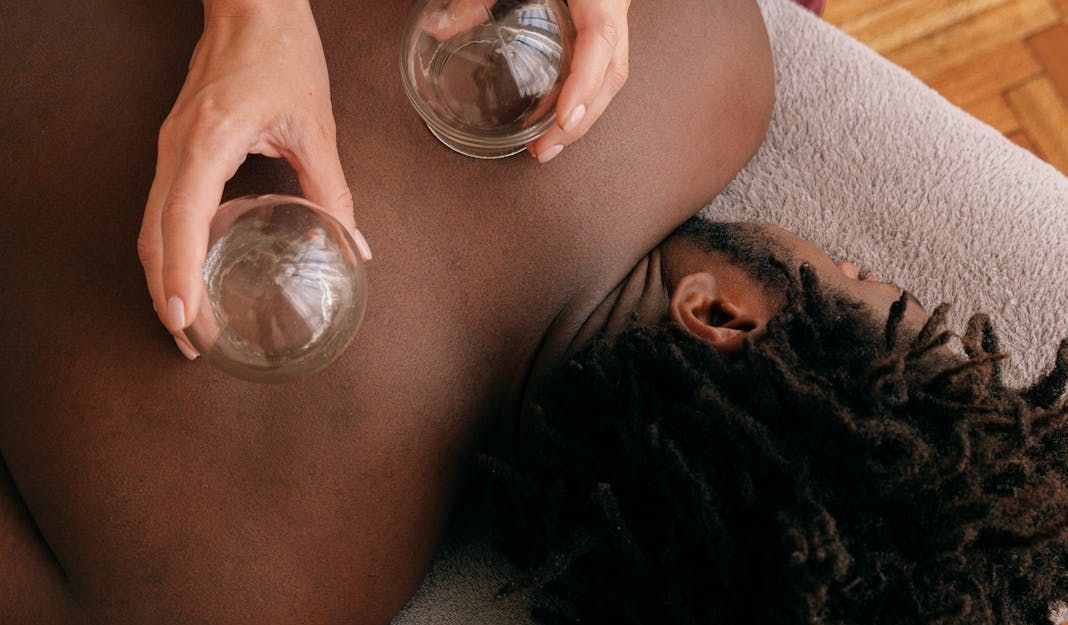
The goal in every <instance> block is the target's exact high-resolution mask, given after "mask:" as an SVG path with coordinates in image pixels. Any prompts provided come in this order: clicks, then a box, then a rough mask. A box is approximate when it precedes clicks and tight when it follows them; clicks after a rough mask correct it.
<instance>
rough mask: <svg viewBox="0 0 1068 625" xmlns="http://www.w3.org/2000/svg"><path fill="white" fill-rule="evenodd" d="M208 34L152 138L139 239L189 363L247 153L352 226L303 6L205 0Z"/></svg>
mask: <svg viewBox="0 0 1068 625" xmlns="http://www.w3.org/2000/svg"><path fill="white" fill-rule="evenodd" d="M204 14H205V21H204V24H205V25H204V34H203V36H201V38H200V41H199V43H197V46H196V49H195V51H194V52H193V58H192V61H191V62H190V65H189V75H188V77H187V78H186V81H185V85H184V86H183V87H182V90H181V92H180V93H179V95H178V100H177V102H176V103H175V105H174V109H173V110H172V111H171V113H170V115H168V116H167V119H166V120H165V121H164V122H163V126H162V127H161V128H160V133H159V152H158V156H157V162H156V176H155V179H154V180H153V181H152V188H151V190H150V191H149V195H148V203H147V205H146V207H145V215H144V219H143V221H142V224H141V233H140V236H139V237H138V241H137V249H138V256H139V257H140V259H141V264H142V265H143V266H144V270H145V278H146V280H147V282H148V290H149V293H150V294H151V296H152V304H153V306H154V308H155V309H156V312H157V314H158V315H159V317H160V320H161V321H162V322H163V324H164V325H165V326H166V327H167V329H168V330H170V332H171V333H172V334H174V336H175V341H176V342H177V343H178V347H179V349H181V351H182V353H183V354H185V355H186V357H188V358H194V357H196V352H195V351H194V350H193V347H192V345H190V344H189V342H188V340H187V339H186V338H185V336H184V334H183V333H182V330H183V329H184V328H186V327H188V326H189V324H190V323H192V321H193V319H194V318H195V317H196V314H197V310H198V308H199V307H200V306H203V305H206V303H205V302H202V301H200V292H201V288H200V284H201V283H202V282H203V267H204V257H205V254H206V251H207V249H206V248H207V243H208V226H209V224H210V223H211V219H212V217H213V216H214V215H215V212H216V210H217V209H218V207H219V201H220V199H221V198H222V192H223V186H224V185H225V184H226V181H227V180H229V179H230V178H231V177H233V175H234V174H235V173H236V172H237V169H238V167H240V166H241V163H243V162H244V160H245V158H246V157H247V155H249V154H263V155H265V156H269V157H274V158H278V157H283V158H285V159H286V160H287V161H288V162H289V164H290V165H291V166H292V167H293V169H294V170H295V171H296V172H297V175H298V178H299V180H300V186H301V189H302V190H303V191H304V195H305V196H306V197H307V198H308V199H309V200H311V201H312V202H314V203H316V204H318V205H320V206H322V207H323V208H325V209H326V210H327V211H328V212H329V213H330V214H331V215H333V216H334V217H335V218H337V219H338V220H339V221H341V223H343V224H345V225H346V226H347V227H348V228H349V229H350V231H352V230H353V229H354V228H355V223H354V220H353V212H352V194H351V193H350V192H349V188H348V185H347V184H346V182H345V175H344V172H343V171H342V168H341V162H340V159H339V158H338V151H337V138H336V132H335V126H334V116H333V111H332V109H331V106H330V84H329V78H328V76H327V70H326V61H325V58H324V56H323V48H322V43H321V42H320V40H319V32H318V30H317V28H316V25H315V19H314V17H313V16H312V11H311V8H310V6H309V4H308V0H205V2H204Z"/></svg>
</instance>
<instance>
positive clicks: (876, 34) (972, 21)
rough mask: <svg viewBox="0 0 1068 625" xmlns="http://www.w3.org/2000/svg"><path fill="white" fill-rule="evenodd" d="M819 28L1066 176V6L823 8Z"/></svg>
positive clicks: (835, 1) (854, 4)
mask: <svg viewBox="0 0 1068 625" xmlns="http://www.w3.org/2000/svg"><path fill="white" fill-rule="evenodd" d="M824 19H826V20H827V21H828V22H830V23H832V24H834V25H835V26H837V27H839V28H841V29H842V30H844V31H845V32H847V33H849V34H851V35H853V36H854V37H856V38H857V39H859V40H860V41H862V42H864V43H865V44H866V45H868V46H869V47H871V48H872V49H874V50H875V51H876V52H879V53H880V54H882V55H883V56H885V57H886V58H888V59H890V60H891V61H893V62H894V63H897V64H898V65H901V66H902V67H904V68H905V69H907V70H909V71H910V72H912V73H913V74H915V75H916V76H917V77H918V78H919V79H920V80H922V81H924V82H925V83H927V84H928V85H929V86H930V87H932V88H933V89H935V90H936V91H938V92H939V93H941V94H942V95H943V96H945V98H946V99H948V100H949V101H951V102H953V103H954V104H956V105H957V106H960V107H961V108H963V109H964V110H966V111H968V112H969V113H971V114H972V115H974V116H976V117H978V118H979V119H981V120H983V121H984V122H986V123H987V124H990V125H991V126H993V127H994V128H997V129H998V130H999V131H1001V132H1002V133H1003V134H1004V135H1005V136H1006V137H1008V138H1009V139H1011V140H1013V141H1015V142H1016V143H1018V144H1020V145H1022V146H1023V147H1025V148H1027V149H1028V150H1031V151H1032V152H1034V153H1035V154H1036V155H1038V156H1039V157H1040V158H1043V159H1045V160H1046V161H1047V162H1048V163H1050V164H1052V165H1053V166H1054V167H1056V168H1058V169H1059V170H1060V171H1061V172H1062V173H1064V174H1065V175H1068V0H827V8H826V11H825V13H824Z"/></svg>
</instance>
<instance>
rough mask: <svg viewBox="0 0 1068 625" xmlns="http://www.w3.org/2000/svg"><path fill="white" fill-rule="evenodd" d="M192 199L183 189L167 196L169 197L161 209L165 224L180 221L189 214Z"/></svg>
mask: <svg viewBox="0 0 1068 625" xmlns="http://www.w3.org/2000/svg"><path fill="white" fill-rule="evenodd" d="M190 203H191V199H190V197H189V195H188V194H186V193H185V192H182V191H176V192H172V193H171V194H170V195H168V196H167V199H166V200H164V201H163V208H162V210H161V218H162V220H163V224H164V226H166V225H167V224H174V223H180V222H182V221H183V220H185V219H186V218H187V216H188V215H189V206H190Z"/></svg>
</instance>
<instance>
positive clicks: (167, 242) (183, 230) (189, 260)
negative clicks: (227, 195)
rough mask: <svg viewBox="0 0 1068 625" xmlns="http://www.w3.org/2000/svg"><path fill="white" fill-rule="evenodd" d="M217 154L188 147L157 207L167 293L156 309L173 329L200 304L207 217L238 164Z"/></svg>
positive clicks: (188, 321)
mask: <svg viewBox="0 0 1068 625" xmlns="http://www.w3.org/2000/svg"><path fill="white" fill-rule="evenodd" d="M216 158H217V157H214V158H209V157H205V156H202V155H201V154H200V153H197V152H190V153H187V155H186V158H185V159H184V160H183V161H182V162H181V164H179V165H178V168H177V170H176V172H175V176H174V183H173V184H172V185H171V188H170V190H169V191H168V192H167V197H166V199H165V200H164V201H163V204H162V208H161V209H160V231H161V236H162V242H163V291H164V297H165V298H166V302H165V306H166V309H165V312H163V311H161V314H162V315H163V316H164V318H165V319H166V325H167V327H168V328H169V329H170V330H171V332H172V333H174V334H176V335H177V334H179V333H181V331H182V330H183V329H185V328H186V327H188V326H189V324H191V323H192V322H193V319H195V318H196V314H197V311H198V310H199V307H200V299H201V292H202V291H203V282H204V278H203V272H204V257H205V255H206V253H207V246H208V229H209V226H210V224H211V217H212V215H214V214H215V211H216V210H217V209H218V207H219V201H220V200H221V199H222V191H223V186H224V185H225V184H226V181H227V180H229V179H230V177H231V176H232V175H233V173H234V171H236V170H237V165H233V166H232V167H228V166H227V165H225V164H222V163H221V162H220V161H218V160H215V159H216Z"/></svg>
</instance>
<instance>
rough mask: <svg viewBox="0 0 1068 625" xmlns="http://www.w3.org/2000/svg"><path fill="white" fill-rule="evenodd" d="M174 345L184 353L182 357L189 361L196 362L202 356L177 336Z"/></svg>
mask: <svg viewBox="0 0 1068 625" xmlns="http://www.w3.org/2000/svg"><path fill="white" fill-rule="evenodd" d="M174 344H175V345H177V346H178V350H179V351H181V352H182V355H183V356H185V357H186V358H188V359H189V360H196V359H197V356H199V355H200V354H198V353H197V350H195V349H193V346H192V345H188V344H186V342H185V341H183V340H182V339H180V338H178V337H177V336H176V337H174Z"/></svg>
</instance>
